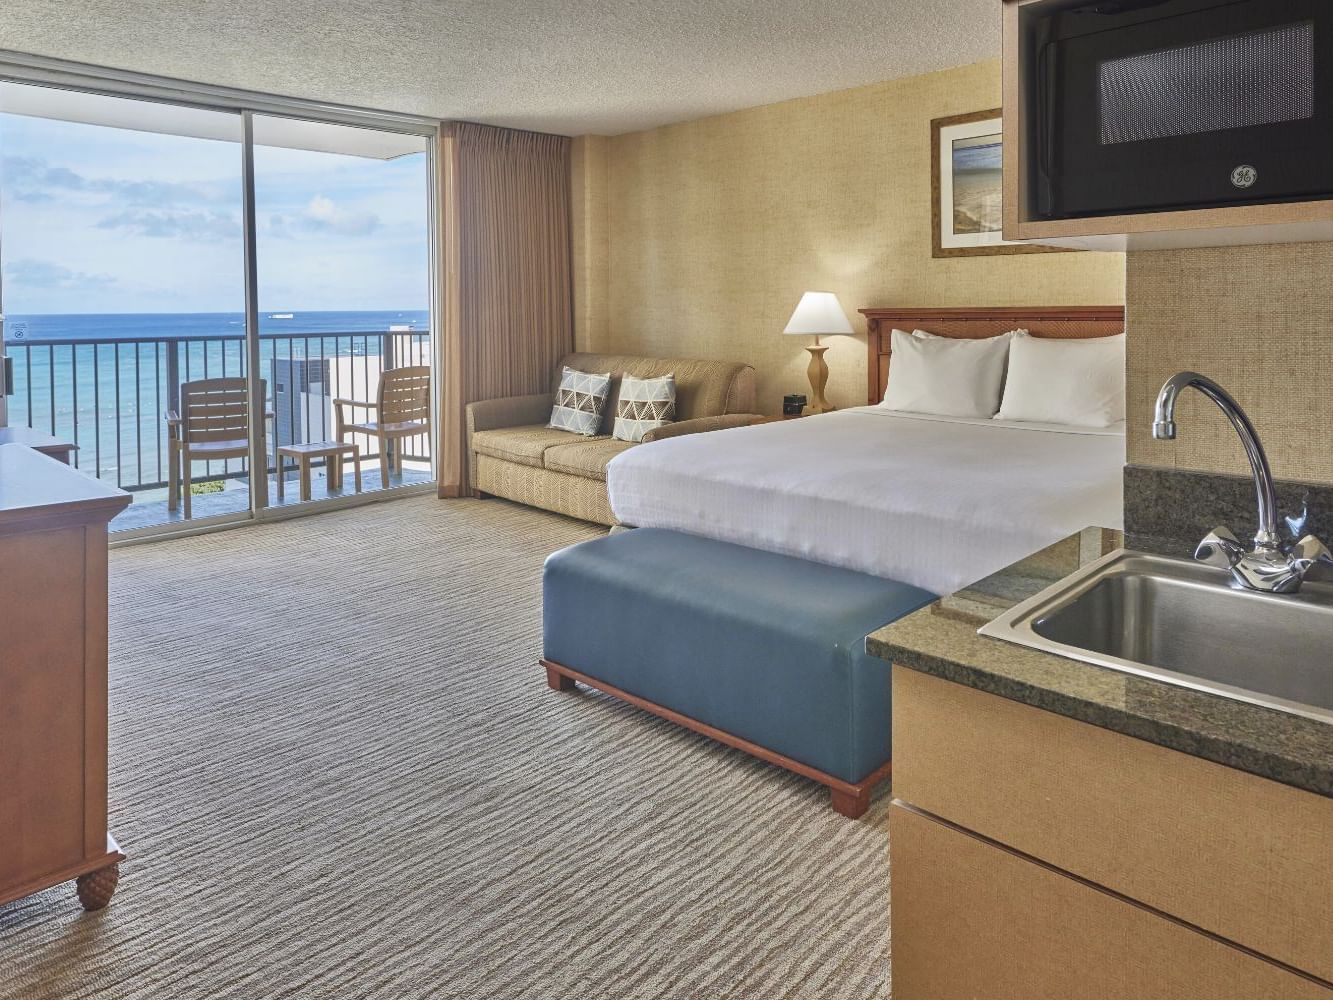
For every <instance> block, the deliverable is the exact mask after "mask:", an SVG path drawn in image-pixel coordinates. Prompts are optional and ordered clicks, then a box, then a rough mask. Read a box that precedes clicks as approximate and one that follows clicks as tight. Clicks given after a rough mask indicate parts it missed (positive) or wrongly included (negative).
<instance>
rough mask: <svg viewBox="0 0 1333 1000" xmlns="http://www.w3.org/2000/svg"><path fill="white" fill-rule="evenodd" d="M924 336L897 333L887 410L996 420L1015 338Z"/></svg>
mask: <svg viewBox="0 0 1333 1000" xmlns="http://www.w3.org/2000/svg"><path fill="white" fill-rule="evenodd" d="M922 333H923V334H924V335H923V336H917V335H916V334H911V333H904V332H903V331H902V330H894V331H893V335H892V338H891V339H892V346H891V347H890V350H891V351H892V352H893V354H892V357H891V358H890V359H889V386H888V389H886V390H885V392H884V402H883V404H882V405H883V406H884V407H885V409H889V410H901V411H905V412H907V413H934V414H938V415H939V416H943V417H980V418H982V419H989V418H991V417H993V416H995V411H996V410H998V409H999V408H1000V389H1001V387H1002V386H1003V385H1004V366H1005V362H1006V361H1007V360H1008V358H1009V341H1010V340H1011V339H1012V338H1013V334H1012V333H1002V334H1000V336H998V337H986V338H985V339H982V340H954V339H952V338H949V337H936V336H934V335H933V334H926V333H925V332H924V331H922Z"/></svg>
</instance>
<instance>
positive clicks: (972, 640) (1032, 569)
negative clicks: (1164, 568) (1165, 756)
mask: <svg viewBox="0 0 1333 1000" xmlns="http://www.w3.org/2000/svg"><path fill="white" fill-rule="evenodd" d="M1123 545H1124V536H1123V535H1122V534H1121V533H1120V532H1118V531H1109V530H1105V529H1101V528H1089V529H1087V530H1085V531H1082V532H1080V533H1078V534H1075V535H1071V536H1070V537H1068V538H1066V539H1064V540H1063V541H1061V542H1057V543H1056V544H1055V545H1052V546H1050V547H1049V548H1046V549H1043V550H1042V551H1040V552H1038V553H1035V554H1034V555H1032V556H1029V557H1028V558H1026V559H1023V560H1020V561H1019V562H1017V563H1015V564H1014V565H1012V566H1010V567H1009V568H1007V569H1005V570H1002V571H1000V572H999V573H996V574H994V575H993V576H990V577H987V578H986V579H984V580H981V581H980V582H978V583H975V584H973V585H972V586H970V587H968V588H966V589H964V590H961V591H959V592H958V593H956V594H952V595H950V596H949V597H945V598H942V599H941V600H939V601H936V602H935V603H934V604H931V605H929V606H928V607H925V608H923V609H921V610H920V611H917V612H915V613H913V614H911V615H908V616H907V617H906V618H902V619H899V620H898V621H896V622H894V623H893V624H892V625H888V626H886V627H885V628H882V629H880V630H879V631H878V632H875V633H874V634H872V635H871V636H869V637H868V638H867V640H866V650H867V651H868V652H869V653H871V654H872V655H874V656H878V657H880V658H881V659H885V660H890V661H892V662H893V663H895V664H896V665H898V666H902V667H908V668H910V669H912V670H919V671H922V672H923V673H928V674H934V675H935V676H937V677H942V678H944V679H945V680H949V681H954V682H956V683H959V684H966V685H967V686H969V687H974V688H977V689H978V690H981V691H988V692H990V693H991V694H996V695H1000V696H1001V697H1004V698H1009V699H1011V700H1013V701H1018V702H1022V703H1024V704H1027V705H1032V706H1034V707H1036V708H1041V709H1045V710H1046V711H1050V712H1055V713H1057V714H1059V715H1064V716H1068V717H1069V718H1071V719H1078V720H1079V721H1082V722H1087V723H1091V724H1092V725H1095V726H1101V727H1102V728H1104V729H1110V730H1114V731H1115V732H1118V733H1123V734H1125V735H1126V736H1132V737H1135V738H1136V739H1141V740H1146V741H1148V742H1149V743H1155V744H1157V745H1158V746H1163V747H1168V748H1170V749H1172V750H1179V751H1181V752H1183V753H1188V754H1192V755H1194V756H1196V757H1202V758H1204V759H1205V760H1211V761H1215V762H1216V763H1219V764H1225V765H1226V766H1228V767H1234V768H1237V769H1239V770H1242V771H1249V772H1250V773H1252V774H1257V775H1259V776H1260V777H1264V778H1269V779H1272V780H1274V781H1280V782H1282V783H1283V784H1287V785H1292V786H1294V787H1296V788H1301V789H1305V790H1307V791H1311V792H1315V793H1317V794H1320V795H1326V796H1330V797H1333V726H1330V725H1327V724H1325V723H1322V722H1318V721H1316V720H1313V719H1306V718H1303V717H1301V716H1297V715H1290V714H1288V713H1286V712H1279V711H1275V710H1273V709H1269V708H1262V707H1260V706H1257V705H1251V704H1248V703H1245V702H1240V701H1234V700H1232V699H1230V698H1223V697H1220V696H1218V695H1212V694H1206V693H1204V692H1200V691H1193V690H1190V689H1188V688H1184V687H1179V686H1177V685H1174V684H1168V683H1166V682H1164V681H1158V680H1152V679H1150V678H1146V677H1137V676H1133V675H1131V674H1123V673H1120V672H1119V671H1115V670H1108V669H1105V668H1103V667H1096V666H1093V665H1091V664H1087V663H1083V662H1081V661H1078V660H1072V659H1069V658H1067V657H1063V656H1058V655H1055V654H1052V653H1043V652H1040V651H1038V650H1035V649H1028V648H1027V647H1024V646H1017V645H1014V644H1012V643H1009V642H1005V641H1003V640H1001V639H991V638H986V637H983V636H979V635H977V629H978V628H980V627H981V626H982V625H984V624H986V623H987V622H989V621H991V620H992V619H993V618H995V617H997V616H998V615H999V614H1001V613H1002V612H1004V611H1007V610H1009V609H1010V608H1012V607H1013V606H1014V605H1016V604H1019V603H1020V602H1022V601H1024V600H1026V599H1027V598H1029V597H1032V596H1033V595H1034V594H1037V593H1039V592H1040V591H1042V590H1044V589H1045V588H1046V587H1048V586H1050V585H1051V584H1053V583H1055V582H1056V581H1057V580H1060V579H1062V578H1064V577H1066V576H1068V575H1069V574H1070V573H1073V572H1074V571H1075V570H1077V569H1079V568H1080V567H1081V566H1085V565H1087V564H1088V563H1090V562H1093V561H1094V560H1096V559H1099V558H1101V557H1102V556H1103V555H1106V554H1107V553H1109V552H1112V551H1114V550H1116V549H1118V548H1121V547H1123Z"/></svg>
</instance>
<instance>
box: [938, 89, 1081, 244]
mask: <svg viewBox="0 0 1333 1000" xmlns="http://www.w3.org/2000/svg"><path fill="white" fill-rule="evenodd" d="M1000 131H1001V125H1000V109H999V108H996V109H994V110H992V111H976V112H973V113H972V114H969V115H955V116H953V117H952V118H936V119H935V120H934V121H932V122H931V123H930V134H931V147H932V151H931V158H930V159H931V164H930V190H931V198H932V200H933V202H934V204H933V207H932V209H931V217H932V226H931V228H932V231H933V235H932V243H933V246H932V252H931V256H932V257H985V256H991V255H993V254H1011V253H1061V252H1063V251H1062V248H1060V247H1044V246H1033V245H1031V244H1027V243H1006V242H1005V241H1004V239H1003V237H1002V235H1001V230H1002V229H1003V228H1004V226H1003V215H1002V213H1001V208H1000V206H1001V203H1002V197H1003V193H1004V172H1003V169H1002V163H1001V161H1002V155H1001V150H1002V144H1001V135H1000Z"/></svg>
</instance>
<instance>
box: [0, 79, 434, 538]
mask: <svg viewBox="0 0 1333 1000" xmlns="http://www.w3.org/2000/svg"><path fill="white" fill-rule="evenodd" d="M126 86H128V85H126ZM155 86H156V88H157V90H160V89H161V86H160V82H159V83H158V84H156V85H155ZM149 89H153V88H149ZM204 97H207V98H208V99H210V100H212V99H213V95H211V94H210V95H204ZM201 99H203V98H201ZM217 102H218V103H220V104H228V103H235V105H236V106H234V107H196V106H187V105H185V104H182V103H179V102H177V101H174V100H164V99H162V98H161V97H158V98H157V99H153V100H145V99H137V98H132V97H126V96H119V95H116V96H113V95H109V94H101V93H92V92H89V91H87V90H84V89H80V88H78V87H70V86H50V85H33V84H29V83H20V82H13V81H9V82H5V81H0V148H2V149H3V162H2V164H0V284H2V287H0V294H3V301H4V304H5V306H6V307H7V316H6V317H5V321H4V323H3V326H0V331H3V346H4V350H5V351H7V352H8V353H9V354H10V355H12V356H13V363H14V374H15V378H14V383H15V385H14V389H15V394H14V395H13V396H12V397H10V398H8V399H7V400H6V401H5V402H7V418H8V422H9V423H10V424H24V425H28V426H30V427H32V428H34V429H36V430H38V431H41V432H42V433H46V434H49V435H51V436H54V437H56V438H59V439H62V440H66V441H68V442H70V443H72V444H74V445H76V448H77V450H76V451H75V452H74V462H75V463H76V464H77V465H78V466H79V468H80V469H82V470H83V471H85V472H87V473H89V474H91V475H94V476H97V477H98V478H101V479H104V480H106V481H108V482H111V483H114V484H115V485H117V486H119V487H121V488H123V489H126V490H128V491H130V492H131V493H132V494H133V496H134V501H135V502H134V503H133V504H132V505H131V507H130V508H129V509H128V510H127V511H126V513H125V514H123V515H122V516H121V517H120V518H117V520H116V521H115V522H113V524H112V529H113V530H118V531H132V532H138V533H151V532H153V531H158V530H178V529H179V528H180V527H182V526H191V525H193V524H194V523H199V522H207V521H210V520H217V519H222V520H234V519H237V518H251V517H257V516H264V515H265V513H266V512H269V513H280V512H281V511H282V510H283V509H285V508H288V507H291V506H295V505H300V504H302V503H303V502H306V501H308V502H311V503H319V502H327V501H333V502H335V503H351V502H355V501H356V499H357V498H358V497H359V496H361V495H363V494H371V493H375V492H379V491H383V490H386V489H389V490H392V489H397V488H402V487H408V488H410V487H412V486H416V485H421V484H426V483H429V482H431V481H432V480H433V479H434V471H433V454H432V444H431V442H432V435H431V434H430V433H429V427H430V420H429V413H430V399H431V396H432V394H431V393H430V391H429V386H430V382H431V369H432V359H433V356H434V350H433V341H432V337H431V302H432V289H433V281H432V267H431V243H432V231H431V224H430V220H431V219H432V217H433V214H434V213H433V207H432V197H431V192H432V176H433V174H432V171H433V165H432V161H431V155H432V154H431V149H432V144H431V143H430V141H429V138H428V135H429V132H430V130H429V129H427V128H424V127H423V128H422V129H421V130H420V131H418V132H400V131H397V130H394V129H380V128H372V127H365V126H351V125H347V124H344V123H340V122H332V121H322V120H314V119H312V118H306V117H301V116H299V115H292V116H287V115H283V114H277V113H271V112H270V113H257V112H255V111H253V110H251V109H249V108H247V107H246V106H244V103H243V102H239V101H234V100H233V99H232V98H231V97H230V96H229V95H224V97H221V98H217ZM266 111H267V107H266ZM0 426H3V415H0ZM358 465H359V466H360V475H359V477H358V475H357V467H358ZM358 478H359V484H358Z"/></svg>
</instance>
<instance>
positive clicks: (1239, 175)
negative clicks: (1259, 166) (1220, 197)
mask: <svg viewBox="0 0 1333 1000" xmlns="http://www.w3.org/2000/svg"><path fill="white" fill-rule="evenodd" d="M1258 179H1259V171H1257V170H1255V169H1254V167H1252V166H1250V165H1249V164H1248V163H1242V164H1241V165H1240V166H1239V167H1237V168H1236V169H1235V170H1233V171H1231V183H1232V184H1234V185H1235V186H1236V187H1238V188H1247V187H1254V182H1255V181H1257V180H1258Z"/></svg>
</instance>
